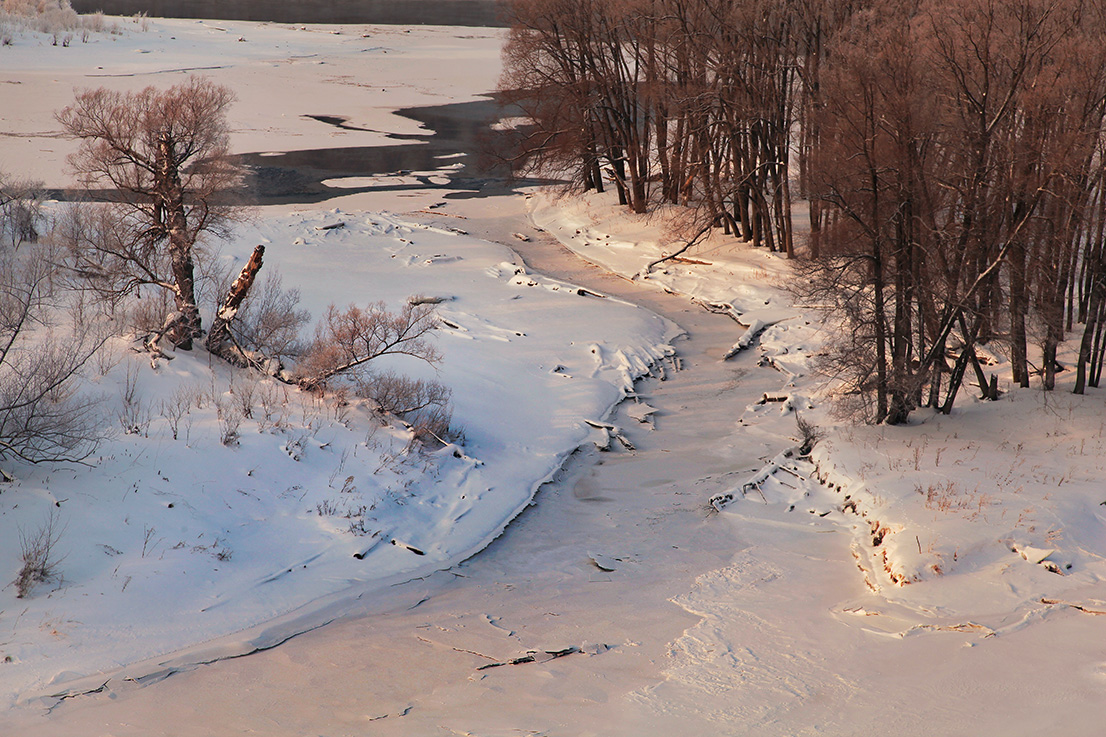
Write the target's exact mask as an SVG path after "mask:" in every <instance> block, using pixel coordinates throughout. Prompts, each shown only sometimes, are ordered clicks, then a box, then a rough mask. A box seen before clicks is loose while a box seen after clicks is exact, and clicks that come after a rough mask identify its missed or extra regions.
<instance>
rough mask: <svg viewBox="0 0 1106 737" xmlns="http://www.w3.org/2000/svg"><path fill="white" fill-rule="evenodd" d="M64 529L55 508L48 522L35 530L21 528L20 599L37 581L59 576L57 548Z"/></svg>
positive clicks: (18, 581)
mask: <svg viewBox="0 0 1106 737" xmlns="http://www.w3.org/2000/svg"><path fill="white" fill-rule="evenodd" d="M64 531H65V529H64V528H63V527H59V525H58V516H57V514H56V513H55V511H54V510H50V514H49V515H48V516H47V517H46V521H45V522H44V523H43V524H42V526H41V527H39V528H38V530H36V531H35V532H33V533H28V532H26V531H24V530H20V531H19V548H20V551H21V560H22V561H23V566H22V568H20V569H19V575H18V576H16V579H15V582H14V583H15V591H16V597H17V598H20V599H23V598H26V597H27V596H28V595H29V594H30V593H31V590H32V589H33V588H34V587H35V585H36V584H39V583H46V582H48V581H53V580H55V579H56V578H57V577H58V570H57V568H58V563H59V562H60V560H59V559H58V558H57V554H56V552H55V551H56V548H57V544H58V541H59V540H60V539H61V535H62V533H63V532H64Z"/></svg>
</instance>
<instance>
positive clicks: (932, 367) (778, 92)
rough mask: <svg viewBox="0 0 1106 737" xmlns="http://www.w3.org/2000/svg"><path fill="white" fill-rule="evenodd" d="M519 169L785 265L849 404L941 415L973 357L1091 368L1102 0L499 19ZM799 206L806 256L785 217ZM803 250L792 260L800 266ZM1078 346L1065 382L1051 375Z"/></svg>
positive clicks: (540, 10)
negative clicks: (680, 217)
mask: <svg viewBox="0 0 1106 737" xmlns="http://www.w3.org/2000/svg"><path fill="white" fill-rule="evenodd" d="M509 7H510V18H511V23H512V29H511V32H510V37H509V41H508V44H507V47H506V51H505V72H504V76H503V79H502V83H501V87H502V88H503V90H504V94H505V96H506V98H507V99H508V100H509V101H510V102H512V103H514V104H516V105H518V106H519V107H520V108H521V109H522V111H523V113H524V114H525V115H526V116H528V117H529V118H530V121H531V125H530V126H529V127H528V128H527V129H526V132H525V135H524V137H523V140H522V142H521V150H520V151H519V152H518V153H517V160H518V161H519V163H520V164H525V165H529V166H539V167H545V168H546V169H547V170H549V171H556V172H558V173H563V174H564V175H566V176H567V177H568V178H570V179H571V181H572V182H573V183H574V184H575V185H576V186H578V187H580V188H583V189H596V190H602V189H603V188H604V187H605V186H607V185H608V184H609V185H611V186H613V187H614V189H615V190H617V193H618V196H619V201H620V202H621V203H622V204H624V205H627V206H629V207H630V208H632V210H633V211H634V212H639V213H641V212H647V211H649V210H651V209H652V208H654V207H656V206H658V205H660V204H663V203H671V204H676V205H683V206H686V208H687V212H690V213H693V214H694V217H693V218H691V219H690V221H688V222H690V225H687V224H685V225H684V227H685V228H686V230H687V232H686V233H685V234H684V235H685V238H686V239H687V240H693V239H694V238H696V237H697V236H698V235H701V234H702V233H704V232H707V231H708V230H709V229H711V228H721V229H723V230H724V232H726V233H733V234H735V235H738V236H740V237H742V238H743V239H744V240H746V241H748V242H751V243H752V244H753V245H754V246H763V247H766V248H768V249H770V250H774V251H780V252H783V253H786V254H787V256H789V257H792V256H796V255H797V256H799V257H801V258H800V260H799V262H798V263H799V271H800V273H801V274H802V276H803V278H802V279H801V280H800V281H801V283H802V286H801V289H802V291H803V292H804V293H805V294H804V296H805V297H807V298H808V299H810V300H811V301H813V302H817V303H819V304H822V305H828V306H831V307H832V308H833V309H832V310H831V313H832V319H833V320H834V321H835V322H836V324H837V325H838V326H839V328H840V333H841V335H842V336H844V339H843V340H835V341H831V342H830V344H831V345H832V346H833V347H832V348H831V349H829V353H828V355H827V356H826V357H825V361H824V367H825V368H826V369H827V370H828V371H829V372H830V373H832V374H833V375H834V376H835V377H836V378H838V379H840V380H842V383H841V386H842V392H841V396H842V398H843V400H844V401H843V406H846V407H849V408H851V409H852V410H853V411H854V412H855V413H857V414H860V415H862V416H864V417H865V418H867V419H869V420H871V421H875V422H887V423H892V424H893V423H899V422H903V421H905V420H906V419H907V417H908V416H909V414H910V413H911V412H912V411H913V410H914V409H916V408H918V407H923V406H926V407H933V408H936V409H940V410H943V411H945V412H948V411H950V410H951V408H952V405H953V402H954V400H955V398H956V396H957V394H958V393H959V392H960V391H961V390H962V388H963V386H964V383H965V381H970V380H972V379H974V381H975V382H976V383H977V384H978V386H979V389H980V391H981V393H982V395H983V396H984V397H986V398H996V397H997V386H996V384H995V382H994V380H993V379H992V378H991V377H989V376H988V375H987V368H986V364H987V363H988V360H989V357H990V356H991V355H995V354H1002V355H1004V356H1006V357H1008V359H1009V361H1010V366H1011V369H1012V375H1013V380H1014V382H1015V383H1017V384H1019V385H1021V386H1029V383H1030V378H1031V377H1033V376H1039V377H1040V383H1041V385H1042V386H1043V387H1044V388H1045V389H1052V388H1054V386H1055V384H1056V374H1057V372H1058V371H1061V370H1064V369H1068V368H1074V370H1075V371H1076V379H1075V382H1074V390H1075V391H1076V392H1077V393H1082V392H1083V391H1084V390H1085V388H1086V387H1087V386H1091V387H1097V386H1098V385H1099V382H1100V380H1101V374H1102V368H1103V358H1104V355H1106V253H1104V243H1106V186H1104V184H1106V182H1104V176H1103V175H1104V173H1106V157H1104V150H1103V147H1104V144H1106V135H1104V134H1106V126H1104V115H1106V1H1104V0H1012V1H1011V2H1005V1H1003V2H999V1H998V0H965V1H959V0H956V1H953V0H923V1H914V2H911V1H908V2H900V1H897V0H896V1H891V0H845V1H844V2H832V1H830V0H513V2H512V3H511V4H510V6H509ZM793 198H794V199H799V198H803V199H805V200H806V201H808V202H809V206H810V207H809V212H810V215H809V217H810V235H809V237H808V238H806V239H805V243H797V242H796V239H795V236H794V234H793V232H792V214H791V210H792V207H791V206H792V200H793ZM804 245H805V248H804V247H803V246H804ZM1067 336H1073V337H1081V343H1080V351H1079V354H1078V360H1077V361H1076V365H1075V366H1074V367H1069V366H1063V365H1061V363H1060V362H1059V361H1058V360H1057V350H1058V348H1059V346H1060V343H1061V341H1063V340H1064V339H1065V337H1067Z"/></svg>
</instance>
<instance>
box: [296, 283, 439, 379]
mask: <svg viewBox="0 0 1106 737" xmlns="http://www.w3.org/2000/svg"><path fill="white" fill-rule="evenodd" d="M412 302H418V300H411V301H409V302H408V303H407V304H405V305H404V306H403V309H402V310H401V311H400V312H398V313H396V312H389V311H388V310H387V309H386V308H385V306H384V303H383V302H376V303H373V304H370V305H369V306H368V307H366V308H364V309H362V308H360V307H358V306H356V305H350V306H349V307H347V308H346V309H344V310H339V309H338V308H337V307H335V306H334V305H331V306H330V308H329V309H328V310H327V313H326V315H325V316H324V317H323V320H322V322H320V323H319V325H318V327H317V329H316V331H315V340H314V342H313V343H312V344H311V347H310V348H309V349H308V350H307V352H306V353H305V354H304V356H303V357H302V358H301V359H300V361H299V362H298V363H297V365H296V372H295V374H296V380H297V383H298V384H300V386H303V387H305V388H312V389H313V388H319V387H323V386H325V385H326V383H327V381H329V380H330V379H332V378H333V377H336V376H338V375H345V376H349V377H353V378H354V379H356V378H357V377H358V375H359V374H363V372H365V371H366V370H367V369H368V364H369V362H370V361H373V360H375V359H377V358H380V357H382V356H388V355H405V356H411V357H413V358H418V359H420V360H423V361H426V362H427V363H430V364H434V363H437V362H438V361H439V360H440V354H439V353H438V350H437V349H436V348H435V347H434V346H433V345H432V344H431V343H430V342H429V340H428V337H429V334H430V333H431V332H432V331H433V330H434V329H436V328H437V326H438V318H437V315H436V314H435V313H434V308H433V305H429V304H425V303H423V304H412Z"/></svg>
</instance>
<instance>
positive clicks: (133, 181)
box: [57, 77, 239, 350]
mask: <svg viewBox="0 0 1106 737" xmlns="http://www.w3.org/2000/svg"><path fill="white" fill-rule="evenodd" d="M233 99H234V97H233V95H232V94H231V92H230V90H228V89H227V88H226V87H223V86H220V85H217V84H214V83H213V82H211V81H210V80H208V79H205V78H203V77H190V78H189V79H188V80H187V81H186V82H183V83H181V84H178V85H175V86H173V87H170V88H169V89H167V90H159V89H157V88H154V87H147V88H146V89H144V90H141V91H139V92H129V93H122V92H116V91H113V90H108V89H105V88H103V87H101V88H98V89H93V90H85V91H83V92H80V93H79V94H78V95H77V98H76V100H75V101H74V103H73V104H72V105H70V106H69V107H66V108H65V109H64V110H62V111H60V112H59V113H58V114H57V119H58V121H59V122H60V123H61V124H62V126H63V127H64V129H65V131H66V133H68V134H69V135H70V136H72V137H74V138H77V139H78V140H79V141H80V148H79V149H78V150H77V152H76V153H75V154H73V155H72V156H71V157H70V164H71V165H72V167H73V168H74V170H75V171H76V172H77V173H78V175H79V176H80V177H81V180H82V182H83V183H84V185H85V186H86V187H88V188H89V189H93V188H102V189H104V190H106V191H105V192H104V193H103V196H105V197H106V198H108V199H109V200H110V201H111V202H113V203H114V206H113V208H112V209H111V210H110V211H109V212H110V216H109V217H110V220H111V224H112V225H113V226H114V227H101V228H99V229H98V231H99V232H97V233H96V234H95V237H94V238H92V239H90V240H89V241H88V242H86V243H84V244H82V245H81V247H80V248H79V249H77V251H76V253H75V262H76V268H77V269H78V270H79V271H80V272H81V273H82V274H83V275H85V276H86V277H88V278H89V279H90V280H91V281H92V282H93V283H97V282H98V283H99V284H100V285H101V286H102V288H105V289H109V290H113V289H114V290H120V289H121V290H124V291H131V290H134V289H137V288H138V287H140V286H141V285H143V284H152V285H157V286H160V287H164V288H166V289H169V290H170V291H171V292H172V293H173V297H174V299H175V301H176V310H177V312H176V314H175V315H174V316H172V318H171V319H170V320H169V321H168V322H167V324H166V326H165V333H166V335H167V336H168V338H169V340H170V341H171V342H172V343H173V345H174V346H176V347H178V348H182V349H185V350H188V349H191V347H192V341H193V340H195V339H197V338H199V337H200V335H201V322H200V312H199V309H198V307H197V304H196V294H195V291H196V290H195V264H194V247H195V245H196V243H197V241H198V240H199V239H200V237H201V236H202V235H203V234H204V233H217V234H218V233H220V232H222V231H223V229H224V227H225V226H226V224H227V222H228V217H229V216H230V215H231V214H232V211H231V209H230V208H228V207H227V193H228V190H230V189H232V188H233V187H234V186H235V185H236V184H237V182H238V174H239V173H238V170H237V168H236V167H235V166H234V165H233V164H232V162H231V160H230V157H229V150H228V126H227V119H226V113H227V109H228V108H229V106H230V104H231V102H232V101H233ZM106 225H107V224H105V226H106Z"/></svg>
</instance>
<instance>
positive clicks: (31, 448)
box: [0, 247, 103, 463]
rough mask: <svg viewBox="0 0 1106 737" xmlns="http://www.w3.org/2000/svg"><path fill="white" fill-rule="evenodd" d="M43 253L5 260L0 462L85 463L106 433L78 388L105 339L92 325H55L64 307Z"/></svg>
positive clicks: (1, 268) (0, 315)
mask: <svg viewBox="0 0 1106 737" xmlns="http://www.w3.org/2000/svg"><path fill="white" fill-rule="evenodd" d="M43 250H44V247H39V248H35V249H26V248H25V249H22V250H21V251H20V252H19V253H10V252H9V253H0V459H11V458H15V459H20V460H22V461H24V462H28V463H43V462H52V461H81V460H84V459H85V458H87V457H88V456H89V455H90V454H91V453H92V451H93V449H94V448H95V446H96V441H97V440H98V439H99V438H100V437H101V436H102V431H101V430H100V429H99V427H98V418H97V417H96V413H95V409H96V406H97V402H96V401H95V400H94V399H90V398H87V397H82V396H79V395H78V394H77V393H76V391H75V381H76V379H77V377H78V375H79V373H80V370H81V368H82V367H83V366H84V365H85V363H86V362H87V361H88V360H89V358H91V357H92V355H93V353H95V351H96V350H97V349H98V348H99V347H100V346H101V345H102V344H103V338H102V337H98V335H97V331H96V330H95V329H93V328H94V326H92V325H79V326H74V329H73V331H72V332H71V333H70V332H69V331H67V330H65V329H64V328H63V327H57V328H55V327H54V326H52V325H51V320H50V318H51V315H52V313H53V312H54V311H55V310H56V309H58V307H59V304H58V299H57V297H56V295H55V293H54V289H53V279H52V277H53V272H54V268H53V267H52V266H51V262H52V261H53V259H52V258H51V256H50V254H48V253H43V252H42V251H43Z"/></svg>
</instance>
